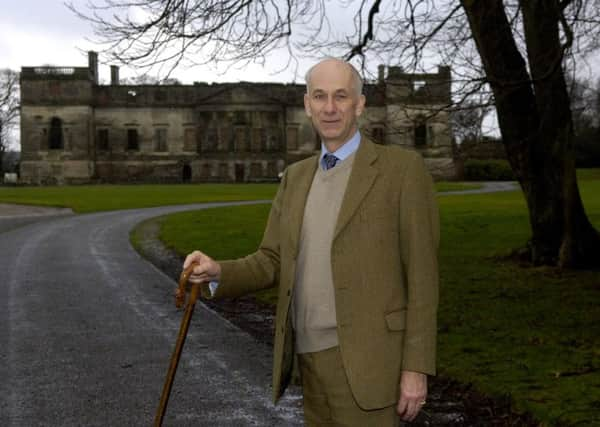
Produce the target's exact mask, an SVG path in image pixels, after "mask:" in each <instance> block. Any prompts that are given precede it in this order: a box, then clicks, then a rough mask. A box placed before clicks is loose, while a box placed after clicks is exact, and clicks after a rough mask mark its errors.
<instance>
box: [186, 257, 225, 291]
mask: <svg viewBox="0 0 600 427" xmlns="http://www.w3.org/2000/svg"><path fill="white" fill-rule="evenodd" d="M190 264H196V266H195V267H194V271H193V272H192V274H191V275H190V278H189V279H188V280H189V282H191V283H200V284H202V283H208V282H210V281H213V280H216V281H218V280H219V279H220V278H221V266H220V265H219V264H218V263H217V262H216V261H214V260H213V259H212V258H211V257H209V256H208V255H205V254H203V253H202V252H200V251H194V252H192V253H191V254H189V255H188V256H187V257H186V258H185V261H184V262H183V269H184V270H185V269H186V268H188V266H189V265H190Z"/></svg>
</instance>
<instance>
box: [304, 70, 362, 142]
mask: <svg viewBox="0 0 600 427" xmlns="http://www.w3.org/2000/svg"><path fill="white" fill-rule="evenodd" d="M353 83H354V80H353V75H352V70H351V69H350V66H349V65H348V64H346V63H344V62H342V61H335V60H325V61H323V62H321V63H320V64H318V65H317V66H315V68H314V69H313V71H312V73H311V75H310V84H309V85H308V86H309V93H307V94H306V95H304V107H305V109H306V114H307V115H308V116H309V117H310V118H311V120H312V122H313V125H314V127H315V129H316V130H317V132H318V133H319V135H320V136H321V139H322V141H323V142H324V143H325V144H331V145H333V146H334V147H335V148H336V149H337V147H339V146H341V145H342V144H344V143H345V142H347V141H348V140H349V139H350V138H351V137H352V135H354V133H355V132H356V130H357V129H358V125H357V121H358V117H359V116H360V115H361V114H362V112H363V110H364V106H365V97H364V96H363V95H359V94H358V93H357V90H356V88H355V87H354V84H353Z"/></svg>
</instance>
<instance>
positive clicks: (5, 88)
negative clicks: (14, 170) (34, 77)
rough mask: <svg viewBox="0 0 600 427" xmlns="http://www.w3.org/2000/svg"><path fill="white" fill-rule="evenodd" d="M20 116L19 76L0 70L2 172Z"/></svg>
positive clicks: (0, 154)
mask: <svg viewBox="0 0 600 427" xmlns="http://www.w3.org/2000/svg"><path fill="white" fill-rule="evenodd" d="M18 116H19V74H18V73H17V72H15V71H12V70H9V69H2V70H0V172H2V169H3V164H4V153H5V152H6V151H7V150H8V145H9V138H10V136H9V135H10V131H11V130H12V128H13V126H14V125H15V122H16V120H17V118H18Z"/></svg>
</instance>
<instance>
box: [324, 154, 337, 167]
mask: <svg viewBox="0 0 600 427" xmlns="http://www.w3.org/2000/svg"><path fill="white" fill-rule="evenodd" d="M323 160H324V161H325V169H327V170H329V169H331V168H332V167H334V166H335V165H336V164H337V161H338V160H339V159H338V158H337V157H335V156H334V155H333V154H331V153H327V154H325V155H324V156H323Z"/></svg>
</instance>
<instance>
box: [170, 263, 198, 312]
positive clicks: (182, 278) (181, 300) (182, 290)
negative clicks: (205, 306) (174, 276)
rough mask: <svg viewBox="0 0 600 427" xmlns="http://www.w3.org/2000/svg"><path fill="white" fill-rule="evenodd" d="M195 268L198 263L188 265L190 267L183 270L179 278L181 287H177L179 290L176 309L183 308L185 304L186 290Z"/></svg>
mask: <svg viewBox="0 0 600 427" xmlns="http://www.w3.org/2000/svg"><path fill="white" fill-rule="evenodd" d="M195 266H196V263H192V264H190V265H188V267H187V268H186V269H185V270H183V271H182V272H181V275H180V276H179V286H177V289H176V290H175V307H177V308H181V307H183V304H184V303H185V288H186V285H187V282H188V279H189V278H190V276H191V274H192V272H193V271H194V267H195ZM196 296H197V295H196ZM190 298H191V296H190ZM194 302H196V298H194Z"/></svg>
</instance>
